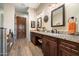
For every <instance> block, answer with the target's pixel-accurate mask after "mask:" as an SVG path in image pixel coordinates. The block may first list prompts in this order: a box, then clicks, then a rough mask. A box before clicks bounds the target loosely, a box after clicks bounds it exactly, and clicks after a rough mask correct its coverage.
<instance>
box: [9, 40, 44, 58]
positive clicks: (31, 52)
mask: <svg viewBox="0 0 79 59" xmlns="http://www.w3.org/2000/svg"><path fill="white" fill-rule="evenodd" d="M9 56H43V53H42V50H41V49H40V48H39V47H37V46H35V45H33V44H32V43H31V42H27V39H18V40H17V41H16V43H15V44H14V45H13V47H12V48H11V51H10V53H9Z"/></svg>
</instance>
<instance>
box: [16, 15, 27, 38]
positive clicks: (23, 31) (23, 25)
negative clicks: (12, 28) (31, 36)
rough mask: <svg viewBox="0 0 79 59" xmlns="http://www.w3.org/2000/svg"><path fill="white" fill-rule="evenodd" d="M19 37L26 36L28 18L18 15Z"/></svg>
mask: <svg viewBox="0 0 79 59" xmlns="http://www.w3.org/2000/svg"><path fill="white" fill-rule="evenodd" d="M16 26H17V27H16V28H17V39H24V38H26V18H24V17H20V16H17V17H16Z"/></svg>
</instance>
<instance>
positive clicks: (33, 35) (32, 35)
mask: <svg viewBox="0 0 79 59" xmlns="http://www.w3.org/2000/svg"><path fill="white" fill-rule="evenodd" d="M31 41H32V43H33V44H36V41H35V34H34V33H31Z"/></svg>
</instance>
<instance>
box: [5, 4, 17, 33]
mask: <svg viewBox="0 0 79 59" xmlns="http://www.w3.org/2000/svg"><path fill="white" fill-rule="evenodd" d="M14 18H15V7H14V6H13V5H12V4H4V28H6V29H7V33H8V31H9V29H11V30H12V31H13V32H14Z"/></svg>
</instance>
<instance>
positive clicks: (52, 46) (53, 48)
mask: <svg viewBox="0 0 79 59" xmlns="http://www.w3.org/2000/svg"><path fill="white" fill-rule="evenodd" d="M49 53H50V56H57V44H56V42H53V41H51V40H50V41H49Z"/></svg>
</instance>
